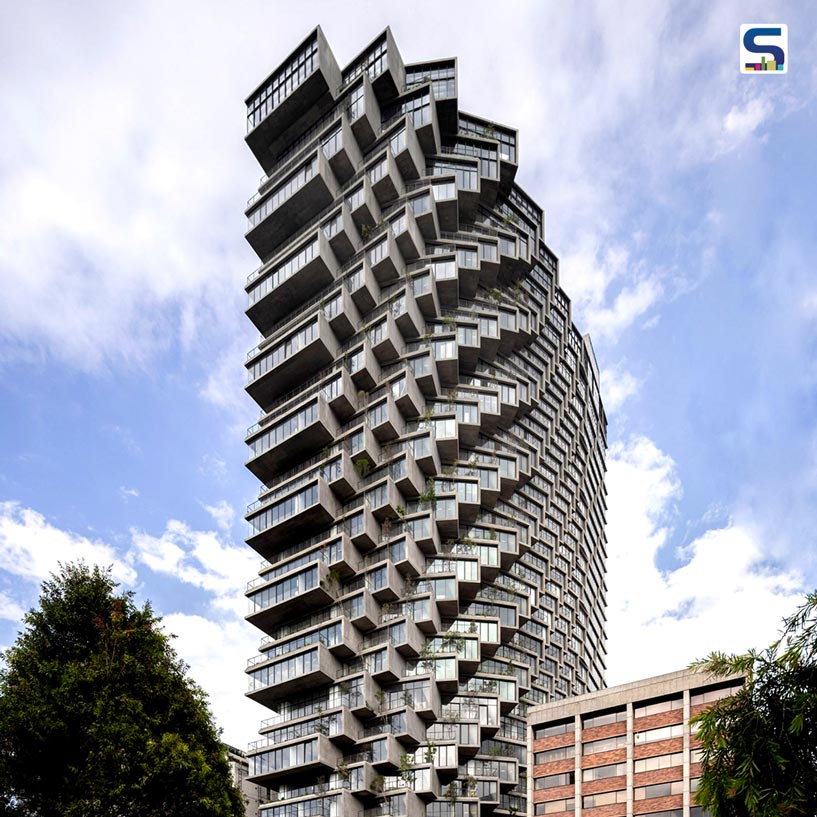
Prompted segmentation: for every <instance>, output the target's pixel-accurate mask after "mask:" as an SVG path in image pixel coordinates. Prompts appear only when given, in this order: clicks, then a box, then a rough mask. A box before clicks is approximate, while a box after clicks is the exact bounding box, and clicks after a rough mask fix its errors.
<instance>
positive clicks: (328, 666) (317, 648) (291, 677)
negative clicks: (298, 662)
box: [247, 644, 340, 737]
mask: <svg viewBox="0 0 817 817" xmlns="http://www.w3.org/2000/svg"><path fill="white" fill-rule="evenodd" d="M301 653H302V654H304V655H305V654H307V653H313V654H315V657H314V658H313V660H312V661H311V662H310V663H311V668H310V669H305V670H304V669H301V670H298V671H294V672H291V673H290V672H289V671H288V669H286V667H287V662H291V661H292V659H294V658H296V657H297V656H298V655H299V653H290V654H288V655H284V656H279V657H276V658H275V659H273V660H271V661H270V662H269V663H268V664H265V665H263V666H264V667H268V668H269V670H270V671H271V672H274V668H275V667H276V666H277V665H281V666H282V667H283V668H284V669H283V672H282V673H281V675H280V680H279V679H278V678H276V679H275V680H273V681H272V682H271V683H270V684H269V685H268V686H258V687H257V688H256V689H251V690H250V691H249V692H247V697H248V698H251V699H252V700H253V701H256V702H258V703H260V704H264V705H265V706H269V705H271V704H274V703H275V702H276V701H280V700H281V699H282V698H286V697H287V696H288V695H292V694H293V692H296V691H297V690H299V689H301V690H306V689H315V688H316V687H322V686H325V685H326V684H331V683H333V682H334V680H335V677H336V676H337V673H338V671H339V669H340V662H339V661H338V660H337V658H335V657H334V656H333V655H332V654H331V653H330V652H329V650H328V649H327V648H326V646H324V645H323V644H317V645H314V644H313V645H311V646H310V647H308V648H304V649H303V650H302V651H301ZM260 669H261V667H259V666H256V667H253V669H252V673H250V674H256V673H258V671H259V670H260ZM251 683H252V681H251ZM257 683H262V682H261V681H259V682H257ZM321 737H323V736H322V735H321Z"/></svg>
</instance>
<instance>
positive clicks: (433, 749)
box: [423, 740, 437, 763]
mask: <svg viewBox="0 0 817 817" xmlns="http://www.w3.org/2000/svg"><path fill="white" fill-rule="evenodd" d="M436 757H437V744H436V743H434V741H433V740H432V741H429V742H428V743H427V744H426V748H425V751H424V753H423V758H424V759H425V762H426V763H433V762H434V758H436Z"/></svg>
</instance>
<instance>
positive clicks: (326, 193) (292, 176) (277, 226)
mask: <svg viewBox="0 0 817 817" xmlns="http://www.w3.org/2000/svg"><path fill="white" fill-rule="evenodd" d="M338 191H339V188H338V183H337V180H336V179H335V174H334V173H333V172H332V168H331V167H330V166H329V160H328V159H327V158H326V156H325V155H324V153H323V151H322V150H320V149H319V150H316V151H315V152H314V153H312V154H311V155H310V156H308V157H307V159H306V160H305V161H304V162H302V163H301V164H300V165H299V166H298V167H297V168H296V169H295V170H294V171H292V172H291V173H289V174H287V175H286V176H284V178H283V179H282V180H281V182H280V183H279V184H276V185H274V186H273V187H271V188H270V190H269V192H268V193H266V194H265V195H264V196H262V198H261V199H260V200H259V201H258V202H257V203H254V204H253V205H252V206H251V207H250V208H249V209H248V211H247V218H248V220H249V224H250V227H249V229H248V230H247V233H246V234H245V238H246V239H247V242H248V243H249V245H250V246H251V247H252V248H253V250H254V251H255V253H256V254H257V255H258V257H259V258H261V259H266V258H268V257H269V256H270V255H271V254H272V253H273V252H274V251H275V249H276V248H278V247H280V246H281V244H283V243H284V241H286V240H287V238H289V237H290V236H291V235H292V234H293V233H295V232H296V231H297V230H300V229H301V228H302V227H304V226H305V225H306V224H308V223H309V222H310V221H311V220H312V219H313V218H314V217H315V216H317V215H318V213H320V212H321V210H323V209H324V208H325V207H328V206H329V205H330V204H332V202H333V201H334V200H335V198H336V197H337V195H338Z"/></svg>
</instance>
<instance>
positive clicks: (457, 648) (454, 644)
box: [442, 630, 465, 652]
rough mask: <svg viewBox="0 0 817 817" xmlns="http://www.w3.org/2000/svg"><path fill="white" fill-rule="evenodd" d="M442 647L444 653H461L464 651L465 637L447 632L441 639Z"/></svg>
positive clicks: (454, 632) (457, 633) (450, 631)
mask: <svg viewBox="0 0 817 817" xmlns="http://www.w3.org/2000/svg"><path fill="white" fill-rule="evenodd" d="M442 647H443V649H444V650H445V651H446V652H462V651H463V650H464V649H465V636H464V635H463V634H462V633H459V632H457V631H456V630H449V631H448V632H447V633H446V634H445V635H444V636H443V637H442Z"/></svg>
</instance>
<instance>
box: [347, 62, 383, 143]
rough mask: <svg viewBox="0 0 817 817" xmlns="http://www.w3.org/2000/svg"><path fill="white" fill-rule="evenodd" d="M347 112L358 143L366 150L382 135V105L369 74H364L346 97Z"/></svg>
mask: <svg viewBox="0 0 817 817" xmlns="http://www.w3.org/2000/svg"><path fill="white" fill-rule="evenodd" d="M346 100H347V108H346V112H347V115H348V117H349V122H350V125H351V128H352V133H354V135H355V139H357V143H358V144H359V145H360V147H361V148H362V149H363V150H365V149H366V148H368V147H369V145H371V144H372V142H374V140H375V139H377V137H378V136H379V135H380V104H379V103H378V101H377V97H376V96H375V93H374V89H373V88H372V81H371V80H370V79H369V75H368V74H364V75H363V76H362V77H361V79H359V80H358V81H357V82H356V83H355V84H354V85H353V86H352V89H351V90H350V91H349V92H348V94H347V95H346Z"/></svg>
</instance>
